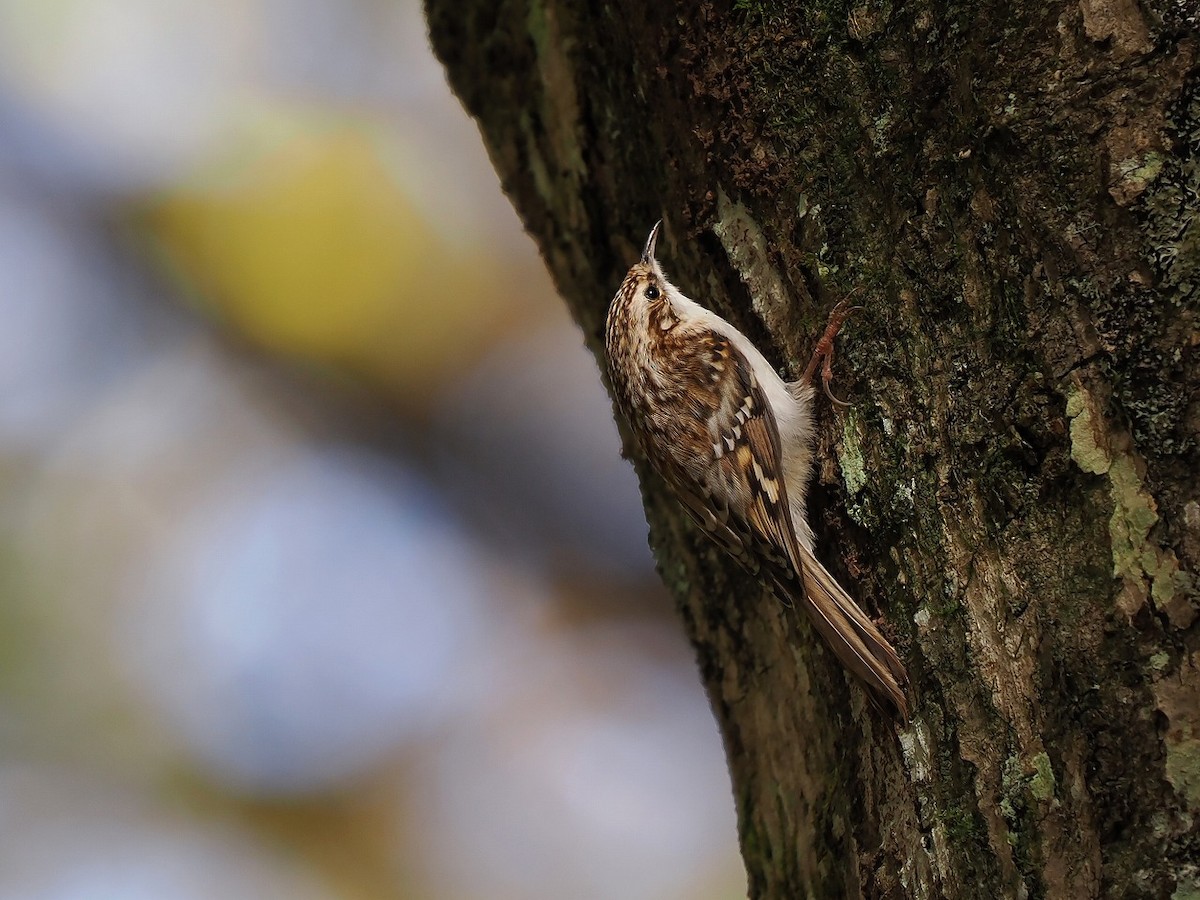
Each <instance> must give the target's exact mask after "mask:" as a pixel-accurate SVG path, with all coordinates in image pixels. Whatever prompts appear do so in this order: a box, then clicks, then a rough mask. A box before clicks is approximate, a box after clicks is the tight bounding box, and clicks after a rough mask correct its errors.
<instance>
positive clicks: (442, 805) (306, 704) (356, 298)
mask: <svg viewBox="0 0 1200 900" xmlns="http://www.w3.org/2000/svg"><path fill="white" fill-rule="evenodd" d="M0 274H2V277H0V281H2V285H0V900H8V898H14V900H16V898H21V900H25V898H34V897H36V898H41V900H92V898H96V900H101V898H103V900H140V898H143V897H144V898H193V897H195V898H217V897H220V898H241V897H245V898H273V897H280V898H283V897H287V898H300V900H308V898H355V900H369V898H433V900H442V898H445V900H474V898H479V900H483V898H489V900H491V898H501V900H504V898H513V900H516V898H532V900H537V898H566V897H570V898H583V900H591V898H596V900H606V898H614V900H615V898H623V900H625V898H633V900H638V898H645V900H660V898H661V900H666V898H699V900H705V898H725V897H735V896H740V895H743V894H744V883H745V882H744V875H743V873H742V869H741V864H740V860H739V857H738V855H737V850H736V834H735V822H734V812H733V803H732V798H731V796H730V789H729V784H728V775H727V773H726V770H725V765H724V760H723V755H722V751H721V746H720V739H719V735H718V733H717V729H716V726H715V724H714V723H713V721H712V717H711V714H710V712H709V709H708V706H707V703H706V700H705V698H704V695H703V692H702V690H701V688H700V685H699V683H698V679H697V676H696V673H695V670H694V663H693V661H692V657H691V652H690V650H689V648H688V647H687V646H686V644H685V642H684V640H683V637H682V635H681V633H680V630H679V627H678V625H677V624H676V622H675V621H674V619H673V617H672V614H671V611H670V603H669V601H668V599H667V598H666V597H665V595H664V593H663V591H662V589H661V587H660V586H659V584H658V580H657V577H656V576H655V574H654V571H653V563H652V561H651V559H650V555H649V552H648V550H647V548H646V543H645V524H644V521H643V519H642V515H641V510H640V505H639V501H638V495H637V488H636V484H635V481H634V478H633V475H632V472H631V470H630V469H629V468H628V466H627V465H626V464H625V463H623V462H622V461H621V460H620V458H619V455H618V450H619V442H618V438H617V435H616V430H615V428H614V426H613V424H612V420H611V410H610V407H609V405H608V401H607V399H606V398H605V396H604V393H603V391H602V389H601V387H600V383H599V379H598V377H597V374H596V370H595V364H594V362H593V361H592V359H591V358H590V356H589V355H588V354H587V353H586V351H585V350H584V349H583V348H582V340H581V337H580V335H579V333H578V331H577V330H576V329H575V328H574V327H573V326H572V325H571V324H570V322H569V321H568V319H567V317H566V314H565V311H564V310H563V308H562V304H561V301H559V300H558V299H557V298H556V297H555V296H554V295H553V291H552V288H551V287H550V284H549V280H548V278H547V276H546V275H545V273H544V272H543V271H542V268H541V265H540V263H539V261H538V260H537V259H536V254H535V251H534V248H533V246H532V244H531V242H530V241H529V240H528V238H527V237H526V236H524V235H523V234H522V233H521V230H520V226H519V224H518V222H517V219H516V217H515V215H514V213H513V212H512V210H511V209H510V208H509V206H508V203H507V201H506V200H505V199H504V198H503V196H502V195H501V193H500V190H499V187H498V184H497V179H496V177H495V175H494V173H492V171H491V169H490V167H489V164H488V162H487V159H486V155H485V153H484V151H483V148H482V145H481V142H480V140H479V137H478V134H477V132H476V130H475V128H474V125H473V124H472V123H471V122H470V121H469V119H468V118H467V117H466V115H465V114H464V113H463V112H462V110H461V109H460V107H459V106H458V104H457V102H456V101H455V100H454V98H453V97H452V96H451V94H450V93H449V90H448V88H447V87H446V85H445V81H444V78H443V75H442V72H441V69H440V67H439V65H438V64H437V62H436V61H435V60H434V59H433V57H432V55H431V53H430V52H429V50H428V48H427V44H426V38H425V30H424V23H423V22H422V20H421V13H420V8H419V5H418V4H417V3H416V2H414V0H402V2H383V0H378V2H371V0H288V2H283V0H212V2H208V3H195V2H190V0H189V2H184V0H57V2H54V3H46V2H43V0H0Z"/></svg>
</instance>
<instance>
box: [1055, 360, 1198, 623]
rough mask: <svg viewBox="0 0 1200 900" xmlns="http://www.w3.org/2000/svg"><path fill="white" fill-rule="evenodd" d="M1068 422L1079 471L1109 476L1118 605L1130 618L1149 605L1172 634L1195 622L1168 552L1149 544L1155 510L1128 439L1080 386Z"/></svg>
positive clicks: (1183, 579)
mask: <svg viewBox="0 0 1200 900" xmlns="http://www.w3.org/2000/svg"><path fill="white" fill-rule="evenodd" d="M1067 417H1068V419H1070V422H1071V459H1073V460H1074V461H1075V463H1076V465H1078V466H1079V468H1081V469H1082V470H1083V471H1085V472H1090V473H1092V474H1094V475H1107V476H1108V486H1109V496H1110V497H1111V498H1112V504H1113V511H1112V516H1111V517H1110V519H1109V523H1108V534H1109V541H1110V546H1111V548H1112V559H1113V577H1115V578H1120V579H1122V582H1123V584H1122V587H1121V592H1120V594H1119V595H1118V597H1117V605H1118V606H1119V607H1120V608H1121V610H1122V611H1123V612H1124V613H1125V614H1126V615H1127V616H1130V617H1132V616H1133V615H1134V614H1136V613H1137V611H1138V610H1139V609H1141V608H1142V606H1143V605H1144V604H1145V603H1146V601H1147V599H1153V601H1154V605H1155V607H1156V608H1157V609H1159V610H1161V611H1163V612H1164V613H1166V614H1167V616H1168V618H1169V619H1170V620H1171V624H1172V625H1174V626H1175V627H1176V628H1186V627H1188V626H1189V625H1191V624H1192V622H1193V621H1194V620H1195V618H1196V611H1195V608H1194V607H1193V606H1192V604H1191V602H1190V601H1189V600H1188V598H1187V593H1188V591H1187V588H1188V586H1189V584H1190V579H1189V578H1188V576H1187V573H1185V572H1183V571H1182V570H1181V569H1180V568H1179V560H1178V559H1177V558H1176V556H1175V554H1174V552H1173V551H1171V550H1163V549H1161V548H1160V547H1158V546H1157V545H1156V544H1155V543H1154V542H1153V541H1151V540H1150V531H1151V529H1153V528H1154V526H1155V525H1156V524H1157V523H1158V518H1159V517H1158V505H1157V504H1156V503H1155V501H1154V498H1153V497H1152V496H1150V494H1149V493H1148V492H1147V491H1146V490H1145V483H1144V478H1143V475H1142V471H1143V467H1142V463H1141V461H1140V460H1139V459H1138V457H1137V456H1136V455H1135V453H1134V451H1133V448H1132V443H1131V441H1130V438H1129V436H1128V435H1127V434H1125V433H1124V432H1118V431H1115V430H1113V429H1111V428H1110V427H1109V426H1108V424H1107V423H1106V422H1105V420H1104V415H1103V413H1102V412H1101V410H1100V408H1099V404H1098V403H1097V402H1096V399H1095V397H1094V396H1093V395H1092V394H1091V392H1090V391H1088V390H1087V388H1085V387H1084V386H1083V385H1082V384H1081V383H1080V382H1079V381H1078V380H1076V381H1075V382H1074V383H1073V384H1072V387H1071V390H1070V393H1069V394H1068V396H1067Z"/></svg>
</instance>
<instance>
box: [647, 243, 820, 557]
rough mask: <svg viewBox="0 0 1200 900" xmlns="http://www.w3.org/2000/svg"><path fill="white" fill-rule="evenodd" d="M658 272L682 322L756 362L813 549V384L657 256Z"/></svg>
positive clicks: (799, 532)
mask: <svg viewBox="0 0 1200 900" xmlns="http://www.w3.org/2000/svg"><path fill="white" fill-rule="evenodd" d="M654 271H655V274H657V275H658V278H659V281H660V284H661V286H662V291H663V293H664V294H666V296H667V299H668V300H669V301H670V303H671V311H672V313H673V314H674V315H675V317H676V318H677V319H679V321H680V322H681V323H688V324H691V323H696V324H699V325H704V326H707V327H708V328H711V329H712V330H713V331H715V332H717V333H718V334H720V335H723V336H724V337H727V338H728V339H729V341H730V343H732V344H733V346H734V347H736V348H737V349H738V350H739V351H740V352H741V354H742V355H743V356H744V357H746V361H747V362H749V363H750V369H751V371H752V372H754V377H755V378H757V379H758V383H759V386H760V387H761V388H762V390H763V394H764V395H766V398H767V403H768V404H769V405H770V407H771V412H772V413H773V414H774V416H775V425H776V427H777V428H778V429H779V443H780V447H781V449H782V451H783V460H782V465H783V479H784V484H785V487H786V490H787V495H788V507H789V508H790V510H791V513H792V527H793V528H794V529H795V532H796V539H797V540H798V541H799V542H800V543H801V544H803V545H804V546H805V547H806V548H808V549H809V550H812V545H813V535H812V529H811V528H810V527H809V524H808V513H807V505H806V499H807V495H808V481H809V478H811V476H812V466H813V444H814V442H815V432H814V430H813V416H812V399H813V390H812V387H811V386H810V385H807V384H800V383H797V382H793V383H792V384H788V383H787V382H785V381H784V380H783V379H782V378H780V377H779V374H778V373H777V372H776V371H775V369H774V368H772V367H771V364H770V363H769V362H767V360H766V358H765V357H764V356H763V355H762V353H760V352H759V350H758V348H757V347H755V346H754V344H753V343H752V342H751V341H750V339H749V338H748V337H746V336H745V335H744V334H742V333H741V332H740V331H738V330H737V329H736V328H734V327H733V326H732V325H731V324H729V322H726V321H725V320H724V319H722V318H721V317H720V316H718V315H717V314H716V313H714V312H712V311H711V310H708V309H705V308H704V307H703V306H701V305H700V304H699V303H697V302H695V301H694V300H691V299H689V298H688V297H685V296H684V295H683V293H682V292H680V290H679V289H678V288H677V287H675V285H673V284H671V282H669V281H667V278H666V276H665V275H663V273H662V269H661V268H660V267H659V265H658V262H657V260H656V261H654Z"/></svg>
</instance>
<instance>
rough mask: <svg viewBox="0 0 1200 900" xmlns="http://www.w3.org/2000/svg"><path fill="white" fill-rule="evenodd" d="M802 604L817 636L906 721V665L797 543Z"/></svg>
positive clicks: (851, 601) (837, 585)
mask: <svg viewBox="0 0 1200 900" xmlns="http://www.w3.org/2000/svg"><path fill="white" fill-rule="evenodd" d="M796 547H797V550H798V551H799V559H798V562H799V563H800V568H801V573H800V577H801V580H802V581H803V585H804V589H803V591H796V592H794V593H799V594H801V595H802V596H801V597H800V599H801V600H802V602H803V604H804V607H805V609H806V610H807V611H808V614H809V617H810V618H811V619H812V622H813V625H814V626H816V629H817V631H818V632H820V634H821V637H823V638H824V639H825V642H826V643H827V644H828V645H829V647H830V649H831V650H833V652H834V654H836V655H837V658H838V659H839V660H841V662H842V665H844V666H845V667H846V668H847V669H849V670H850V671H851V672H853V673H854V674H855V675H857V676H858V677H859V678H860V679H862V681H863V682H864V683H865V684H866V685H867V687H869V688H870V689H871V690H872V692H873V693H874V695H875V696H876V697H877V698H879V699H881V700H887V701H889V702H890V703H891V704H892V705H893V706H895V708H896V710H897V711H898V712H899V713H900V715H901V717H903V718H904V719H905V720H906V721H907V720H908V699H907V698H906V697H905V695H904V686H905V684H906V683H907V681H908V674H907V673H906V672H905V671H904V664H903V663H901V662H900V657H899V656H897V655H896V651H895V650H893V649H892V645H891V644H889V643H888V642H887V640H886V639H885V638H884V636H883V635H882V634H880V633H879V629H878V628H876V627H875V623H874V622H872V621H871V620H870V619H868V618H867V616H866V614H865V613H864V612H863V611H862V610H861V609H859V608H858V604H856V603H855V602H854V601H853V600H852V599H851V598H850V595H849V594H847V593H846V592H845V590H843V589H842V586H841V585H840V584H838V583H837V582H836V581H835V580H834V578H833V576H832V575H830V574H829V572H827V571H826V570H825V567H824V566H822V565H821V563H820V562H818V561H817V558H816V557H815V556H813V555H812V552H811V551H809V550H808V548H807V547H805V546H804V545H802V544H800V543H799V542H797V545H796Z"/></svg>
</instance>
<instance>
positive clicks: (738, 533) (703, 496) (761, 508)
mask: <svg viewBox="0 0 1200 900" xmlns="http://www.w3.org/2000/svg"><path fill="white" fill-rule="evenodd" d="M697 340H698V344H697V347H696V348H695V349H696V352H697V355H698V357H699V358H700V359H701V360H704V361H705V362H706V365H704V366H700V367H697V368H696V370H695V371H694V373H693V378H694V379H695V382H696V383H695V384H694V385H692V386H691V387H692V390H693V391H694V394H693V397H694V401H695V402H694V405H693V407H692V412H693V413H694V414H695V416H696V417H697V420H698V425H702V426H703V427H698V428H697V429H696V430H695V431H694V432H692V433H691V435H690V437H691V438H692V439H691V440H683V441H680V442H678V443H676V444H674V445H671V444H668V445H667V446H665V447H664V446H663V445H662V444H657V445H656V447H657V450H658V453H656V454H655V455H657V456H660V460H659V463H658V464H659V467H660V469H662V470H663V471H664V475H666V476H667V478H668V480H669V481H670V482H671V483H672V485H673V487H674V489H675V492H676V494H677V495H678V496H679V498H680V500H681V501H682V503H683V505H684V508H685V509H686V510H687V511H688V512H689V514H690V515H691V516H692V518H693V519H695V520H696V522H697V523H698V524H700V525H701V527H703V528H704V529H705V530H706V531H707V532H708V534H710V535H711V536H712V537H713V538H714V539H715V540H716V541H717V543H718V544H720V545H721V546H723V547H724V548H725V549H726V550H727V551H729V552H730V553H731V554H733V555H734V556H735V557H737V558H738V559H739V560H741V561H742V562H743V564H745V565H747V566H748V567H749V568H751V569H752V570H757V569H758V568H759V567H760V565H762V566H763V567H765V569H766V571H767V573H768V574H769V576H770V579H771V581H772V582H773V583H774V585H775V587H776V589H777V592H778V593H780V594H781V595H782V598H783V599H785V600H799V601H800V602H801V605H803V606H804V608H805V610H806V611H807V612H808V614H809V616H810V617H811V619H812V621H813V624H814V625H815V627H816V628H817V630H818V631H819V632H820V634H821V636H822V637H823V638H824V639H825V641H826V642H827V643H828V644H829V646H830V648H831V649H832V650H833V651H834V653H835V654H836V655H837V657H838V658H839V659H840V660H841V662H842V664H843V665H845V666H846V667H847V668H848V669H850V670H851V671H852V672H854V673H855V674H856V675H858V676H859V677H860V678H861V679H862V680H863V681H864V682H865V683H866V684H867V685H869V686H870V687H871V688H872V689H873V690H874V691H876V692H877V693H878V694H879V695H881V696H883V697H886V698H887V699H888V700H889V701H890V702H891V703H892V704H893V705H895V706H896V708H897V709H898V710H899V711H900V713H901V714H902V715H904V716H907V702H906V700H905V696H904V691H903V688H902V684H903V682H904V681H905V673H904V667H903V665H902V664H901V662H900V660H899V658H898V657H897V655H896V653H895V651H894V650H893V649H892V647H891V646H890V645H889V644H888V642H887V641H886V640H885V639H884V638H883V636H882V635H881V634H880V633H879V631H878V629H877V628H876V627H875V625H874V623H872V622H871V620H870V619H868V618H867V616H866V615H865V614H864V613H863V612H862V610H860V609H859V608H858V606H857V605H856V604H855V603H854V601H853V600H852V599H851V598H850V596H849V595H848V594H847V593H846V592H845V591H844V590H843V589H842V588H841V586H840V585H839V584H838V583H837V582H836V581H835V580H834V579H833V577H832V576H831V575H830V574H829V573H828V572H827V571H826V570H825V568H824V567H823V566H822V565H821V564H820V563H819V562H818V561H817V560H816V559H815V558H814V557H813V556H812V554H811V553H810V552H809V551H808V550H807V549H806V548H804V547H802V546H801V545H800V544H799V542H798V541H797V540H796V532H795V523H793V522H792V518H791V512H790V510H791V507H790V506H789V504H788V498H787V490H786V487H785V481H784V478H783V463H782V458H783V456H782V450H781V446H780V437H779V428H778V426H777V424H776V422H775V416H774V413H773V412H772V410H771V407H770V405H769V403H768V401H767V398H766V395H765V393H764V392H763V389H762V386H761V385H760V384H759V383H758V379H757V378H756V377H755V375H754V371H753V369H752V368H751V366H750V363H749V362H748V361H747V359H746V358H745V356H744V355H743V354H742V353H741V351H739V350H738V349H737V347H736V346H734V345H733V343H732V342H731V341H729V339H728V338H726V337H725V336H723V335H721V334H719V333H717V332H715V331H708V332H705V333H702V334H701V335H699V337H698V338H697ZM797 576H799V578H798V579H797Z"/></svg>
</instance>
